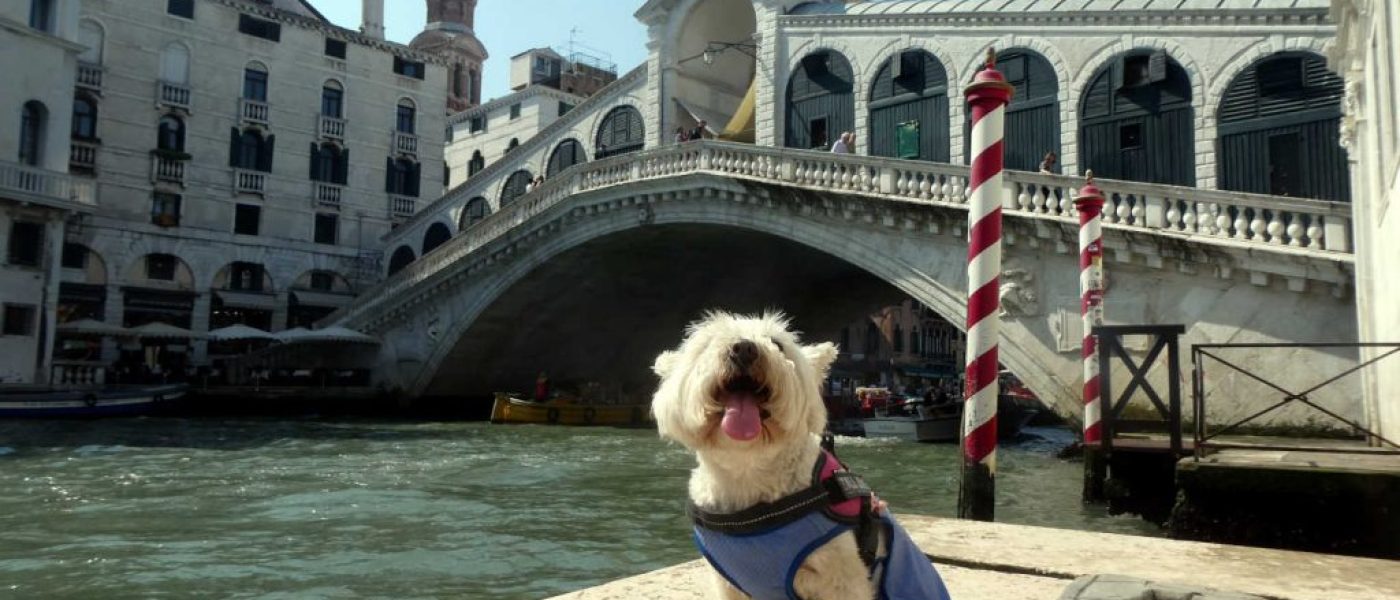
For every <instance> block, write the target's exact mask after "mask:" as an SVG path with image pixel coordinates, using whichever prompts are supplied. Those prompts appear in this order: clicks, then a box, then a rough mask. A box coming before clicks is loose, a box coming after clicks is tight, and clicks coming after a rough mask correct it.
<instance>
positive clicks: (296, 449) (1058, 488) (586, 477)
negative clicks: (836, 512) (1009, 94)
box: [0, 419, 1155, 598]
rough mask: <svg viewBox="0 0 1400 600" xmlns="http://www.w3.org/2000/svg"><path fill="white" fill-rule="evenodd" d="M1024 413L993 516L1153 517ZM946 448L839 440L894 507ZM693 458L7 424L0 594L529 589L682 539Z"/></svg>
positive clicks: (176, 422) (357, 437)
mask: <svg viewBox="0 0 1400 600" xmlns="http://www.w3.org/2000/svg"><path fill="white" fill-rule="evenodd" d="M1033 431H1036V432H1037V433H1038V434H1039V435H1041V436H1046V437H1049V438H1051V440H1050V441H1046V440H1044V439H1040V440H1036V439H1031V440H1029V441H1023V442H1021V443H1018V444H1013V445H1009V446H1003V450H1002V452H1001V453H1000V469H1001V470H1000V474H999V479H998V494H999V498H998V501H999V504H998V507H997V516H998V519H999V520H1002V521H1006V522H1011V523H1025V524H1035V525H1047V526H1053V527H1062V528H1073V529H1088V530H1095V531H1113V532H1122V533H1137V534H1154V533H1155V528H1153V527H1151V526H1149V525H1147V524H1144V523H1142V522H1140V521H1138V520H1137V519H1134V518H1131V517H1109V516H1107V515H1106V514H1104V513H1103V512H1102V510H1101V509H1096V508H1093V507H1087V508H1086V507H1084V506H1082V505H1081V504H1080V502H1079V485H1080V483H1079V476H1080V469H1081V467H1080V465H1078V464H1075V463H1067V462H1063V461H1060V460H1058V459H1056V458H1054V455H1053V452H1054V450H1055V449H1056V447H1057V445H1058V444H1060V443H1064V442H1067V441H1068V439H1069V438H1068V435H1067V434H1066V433H1065V432H1062V431H1056V430H1033ZM956 451H957V449H956V447H955V446H950V445H919V444H912V443H902V442H894V441H883V440H864V439H849V440H848V439H846V438H842V439H841V440H840V441H839V442H838V452H840V454H841V456H842V458H843V459H844V460H845V461H847V462H848V463H850V464H851V465H852V466H853V467H854V468H856V469H857V470H859V471H860V472H862V473H864V474H865V475H866V477H867V479H868V480H869V481H870V482H871V483H872V485H873V486H874V487H875V488H876V490H877V491H878V492H879V493H880V495H881V497H882V498H884V499H886V500H888V501H889V502H890V506H891V508H892V509H893V510H894V511H895V512H896V514H898V513H920V514H930V515H945V516H949V515H952V514H953V513H954V510H955V505H956V496H957V480H956V478H957V469H956V464H957V463H956V460H957V454H956ZM690 466H691V458H690V457H689V455H687V454H686V453H685V452H684V451H683V450H681V449H680V448H679V447H676V446H673V445H670V444H667V443H664V442H662V441H661V440H659V439H657V437H656V434H655V432H653V431H644V430H618V429H603V428H598V429H584V428H559V427H553V428H551V427H540V426H492V425H489V424H485V423H407V422H393V421H331V422H327V421H318V420H250V419H238V420H186V419H130V420H108V421H90V422H0V597H18V598H41V597H42V598H65V597H66V598H125V597H142V598H146V597H169V598H184V597H194V596H199V597H218V598H372V597H379V598H436V597H459V598H541V597H546V596H550V595H553V594H558V593H562V592H566V591H570V590H574V589H578V588H581V587H585V586H588V585H592V584H597V583H601V582H603V581H607V580H610V579H615V578H618V577H621V576H625V575H630V574H635V573H640V572H643V571H647V570H651V569H655V568H659V567H663V566H666V565H671V564H675V563H678V562H681V561H685V560H689V559H692V558H695V557H696V556H697V555H696V552H695V551H694V549H693V548H692V547H691V545H690V541H689V533H688V527H687V524H686V521H685V518H684V516H683V514H682V505H683V495H684V493H685V479H686V473H687V470H688V469H689V468H690Z"/></svg>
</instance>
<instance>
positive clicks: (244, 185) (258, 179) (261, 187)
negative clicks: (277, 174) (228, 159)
mask: <svg viewBox="0 0 1400 600" xmlns="http://www.w3.org/2000/svg"><path fill="white" fill-rule="evenodd" d="M233 193H235V194H255V195H258V196H261V195H263V194H265V193H267V173H264V172H262V171H252V170H249V169H234V170H233Z"/></svg>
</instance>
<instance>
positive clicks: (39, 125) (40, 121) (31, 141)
mask: <svg viewBox="0 0 1400 600" xmlns="http://www.w3.org/2000/svg"><path fill="white" fill-rule="evenodd" d="M48 120H49V110H48V109H47V108H44V105H43V103H41V102H39V101H37V100H30V101H29V102H25V103H24V108H22V109H21V110H20V120H19V162H21V163H23V164H26V165H30V166H38V165H39V163H40V162H42V161H43V152H44V130H45V128H46V127H47V125H48Z"/></svg>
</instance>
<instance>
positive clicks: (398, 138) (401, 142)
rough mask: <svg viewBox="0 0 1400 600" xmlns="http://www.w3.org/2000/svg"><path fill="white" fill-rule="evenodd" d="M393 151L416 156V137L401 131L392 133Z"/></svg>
mask: <svg viewBox="0 0 1400 600" xmlns="http://www.w3.org/2000/svg"><path fill="white" fill-rule="evenodd" d="M394 151H395V152H398V153H399V154H412V155H415V156H416V155H417V154H418V136H416V135H413V134H411V133H404V132H402V131H395V132H394Z"/></svg>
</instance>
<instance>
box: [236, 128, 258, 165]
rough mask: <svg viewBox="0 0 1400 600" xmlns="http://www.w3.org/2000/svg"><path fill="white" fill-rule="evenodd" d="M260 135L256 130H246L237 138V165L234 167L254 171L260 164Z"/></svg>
mask: <svg viewBox="0 0 1400 600" xmlns="http://www.w3.org/2000/svg"><path fill="white" fill-rule="evenodd" d="M262 145H263V137H262V134H260V133H258V132H257V131H256V130H253V129H247V130H244V131H243V133H242V134H240V135H239V136H238V155H237V156H238V163H237V164H236V165H234V166H236V167H239V168H242V169H256V168H258V165H259V164H260V163H261V162H262V160H261V158H262Z"/></svg>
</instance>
